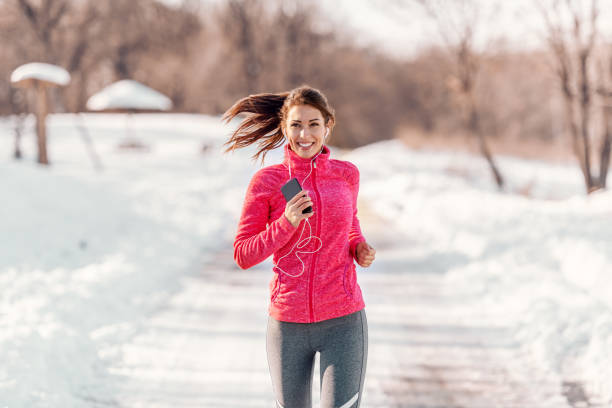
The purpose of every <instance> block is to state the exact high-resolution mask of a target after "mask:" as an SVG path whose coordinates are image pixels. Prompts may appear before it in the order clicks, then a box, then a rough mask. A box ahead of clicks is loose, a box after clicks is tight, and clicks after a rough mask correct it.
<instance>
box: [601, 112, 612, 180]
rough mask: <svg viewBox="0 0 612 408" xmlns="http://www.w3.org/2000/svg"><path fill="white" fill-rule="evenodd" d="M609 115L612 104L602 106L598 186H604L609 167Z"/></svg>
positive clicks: (611, 133)
mask: <svg viewBox="0 0 612 408" xmlns="http://www.w3.org/2000/svg"><path fill="white" fill-rule="evenodd" d="M610 116H612V106H606V107H604V112H603V118H604V140H603V143H602V145H601V152H600V153H601V154H600V161H599V186H600V187H601V188H606V179H607V177H608V169H609V168H610V150H611V149H612V129H610V127H611V126H610Z"/></svg>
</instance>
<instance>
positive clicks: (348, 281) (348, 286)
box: [342, 263, 355, 299]
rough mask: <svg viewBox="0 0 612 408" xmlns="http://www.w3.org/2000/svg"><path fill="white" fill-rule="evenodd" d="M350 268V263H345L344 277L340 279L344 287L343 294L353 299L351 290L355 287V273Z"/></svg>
mask: <svg viewBox="0 0 612 408" xmlns="http://www.w3.org/2000/svg"><path fill="white" fill-rule="evenodd" d="M351 266H352V263H351V264H349V263H347V264H346V265H344V277H343V279H342V283H343V286H344V293H346V295H347V296H348V297H349V298H351V299H353V289H354V287H355V279H354V275H355V273H354V272H353V268H352V267H351Z"/></svg>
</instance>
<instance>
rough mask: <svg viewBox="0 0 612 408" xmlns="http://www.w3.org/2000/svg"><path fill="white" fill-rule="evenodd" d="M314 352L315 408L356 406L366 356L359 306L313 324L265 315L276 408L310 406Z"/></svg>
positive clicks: (363, 319) (365, 328)
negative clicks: (318, 388)
mask: <svg viewBox="0 0 612 408" xmlns="http://www.w3.org/2000/svg"><path fill="white" fill-rule="evenodd" d="M317 351H318V352H319V364H320V377H321V405H320V407H321V408H358V407H359V405H360V404H361V396H362V392H363V382H364V379H365V372H366V365H367V360H368V323H367V320H366V314H365V309H362V310H360V311H358V312H355V313H351V314H349V315H346V316H341V317H337V318H335V319H329V320H323V321H321V322H316V323H291V322H281V321H278V320H276V319H274V318H272V317H271V316H270V317H268V329H267V334H266V352H267V354H268V365H269V366H270V376H271V377H272V385H273V388H274V392H275V395H276V407H277V408H311V407H312V401H311V395H312V376H313V372H314V362H315V354H316V353H317Z"/></svg>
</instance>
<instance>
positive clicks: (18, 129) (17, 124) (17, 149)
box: [13, 113, 24, 159]
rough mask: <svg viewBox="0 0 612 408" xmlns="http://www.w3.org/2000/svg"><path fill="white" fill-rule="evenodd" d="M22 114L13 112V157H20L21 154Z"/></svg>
mask: <svg viewBox="0 0 612 408" xmlns="http://www.w3.org/2000/svg"><path fill="white" fill-rule="evenodd" d="M23 116H24V115H23V114H21V113H17V114H15V128H14V130H15V152H14V153H13V157H14V158H15V159H21V157H22V156H23V155H22V154H21V132H22V130H23Z"/></svg>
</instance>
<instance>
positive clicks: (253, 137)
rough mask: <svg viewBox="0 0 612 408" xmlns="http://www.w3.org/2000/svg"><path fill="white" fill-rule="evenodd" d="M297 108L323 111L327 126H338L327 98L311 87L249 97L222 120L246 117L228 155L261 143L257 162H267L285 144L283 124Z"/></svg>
mask: <svg viewBox="0 0 612 408" xmlns="http://www.w3.org/2000/svg"><path fill="white" fill-rule="evenodd" d="M293 105H311V106H313V107H315V108H317V109H319V111H321V114H322V115H323V119H324V121H325V123H326V124H327V126H329V127H330V128H331V127H332V126H333V125H334V122H335V115H334V110H333V109H332V108H331V107H330V106H329V104H328V102H327V98H325V96H324V95H323V94H322V93H321V92H320V91H319V90H317V89H314V88H311V87H309V86H306V85H304V86H300V87H298V88H295V89H293V90H292V91H291V92H282V93H276V94H273V93H262V94H255V95H249V96H247V97H245V98H242V99H240V100H239V101H238V102H236V103H235V104H234V105H232V107H231V108H229V109H228V110H227V111H226V112H225V113H224V114H223V117H222V120H224V121H225V122H226V123H229V122H230V121H231V120H232V119H234V118H235V117H236V116H238V115H239V114H241V113H244V114H246V118H245V119H244V120H243V121H242V122H241V123H240V126H239V127H238V129H236V130H235V131H234V132H233V133H232V136H231V137H230V139H229V140H228V141H227V142H225V144H224V145H226V146H228V147H227V148H226V149H225V152H230V151H234V150H236V149H240V148H243V147H247V146H250V145H252V144H253V143H256V142H257V144H258V146H259V149H258V150H257V152H256V153H255V154H254V155H253V159H255V160H257V159H258V158H259V157H260V156H261V161H262V162H263V161H264V159H265V157H266V153H268V152H269V151H270V150H273V149H276V148H277V147H280V146H281V145H282V144H283V143H284V141H285V137H284V135H283V131H282V121H283V120H284V119H285V118H286V116H287V113H288V112H289V108H290V107H291V106H293Z"/></svg>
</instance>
